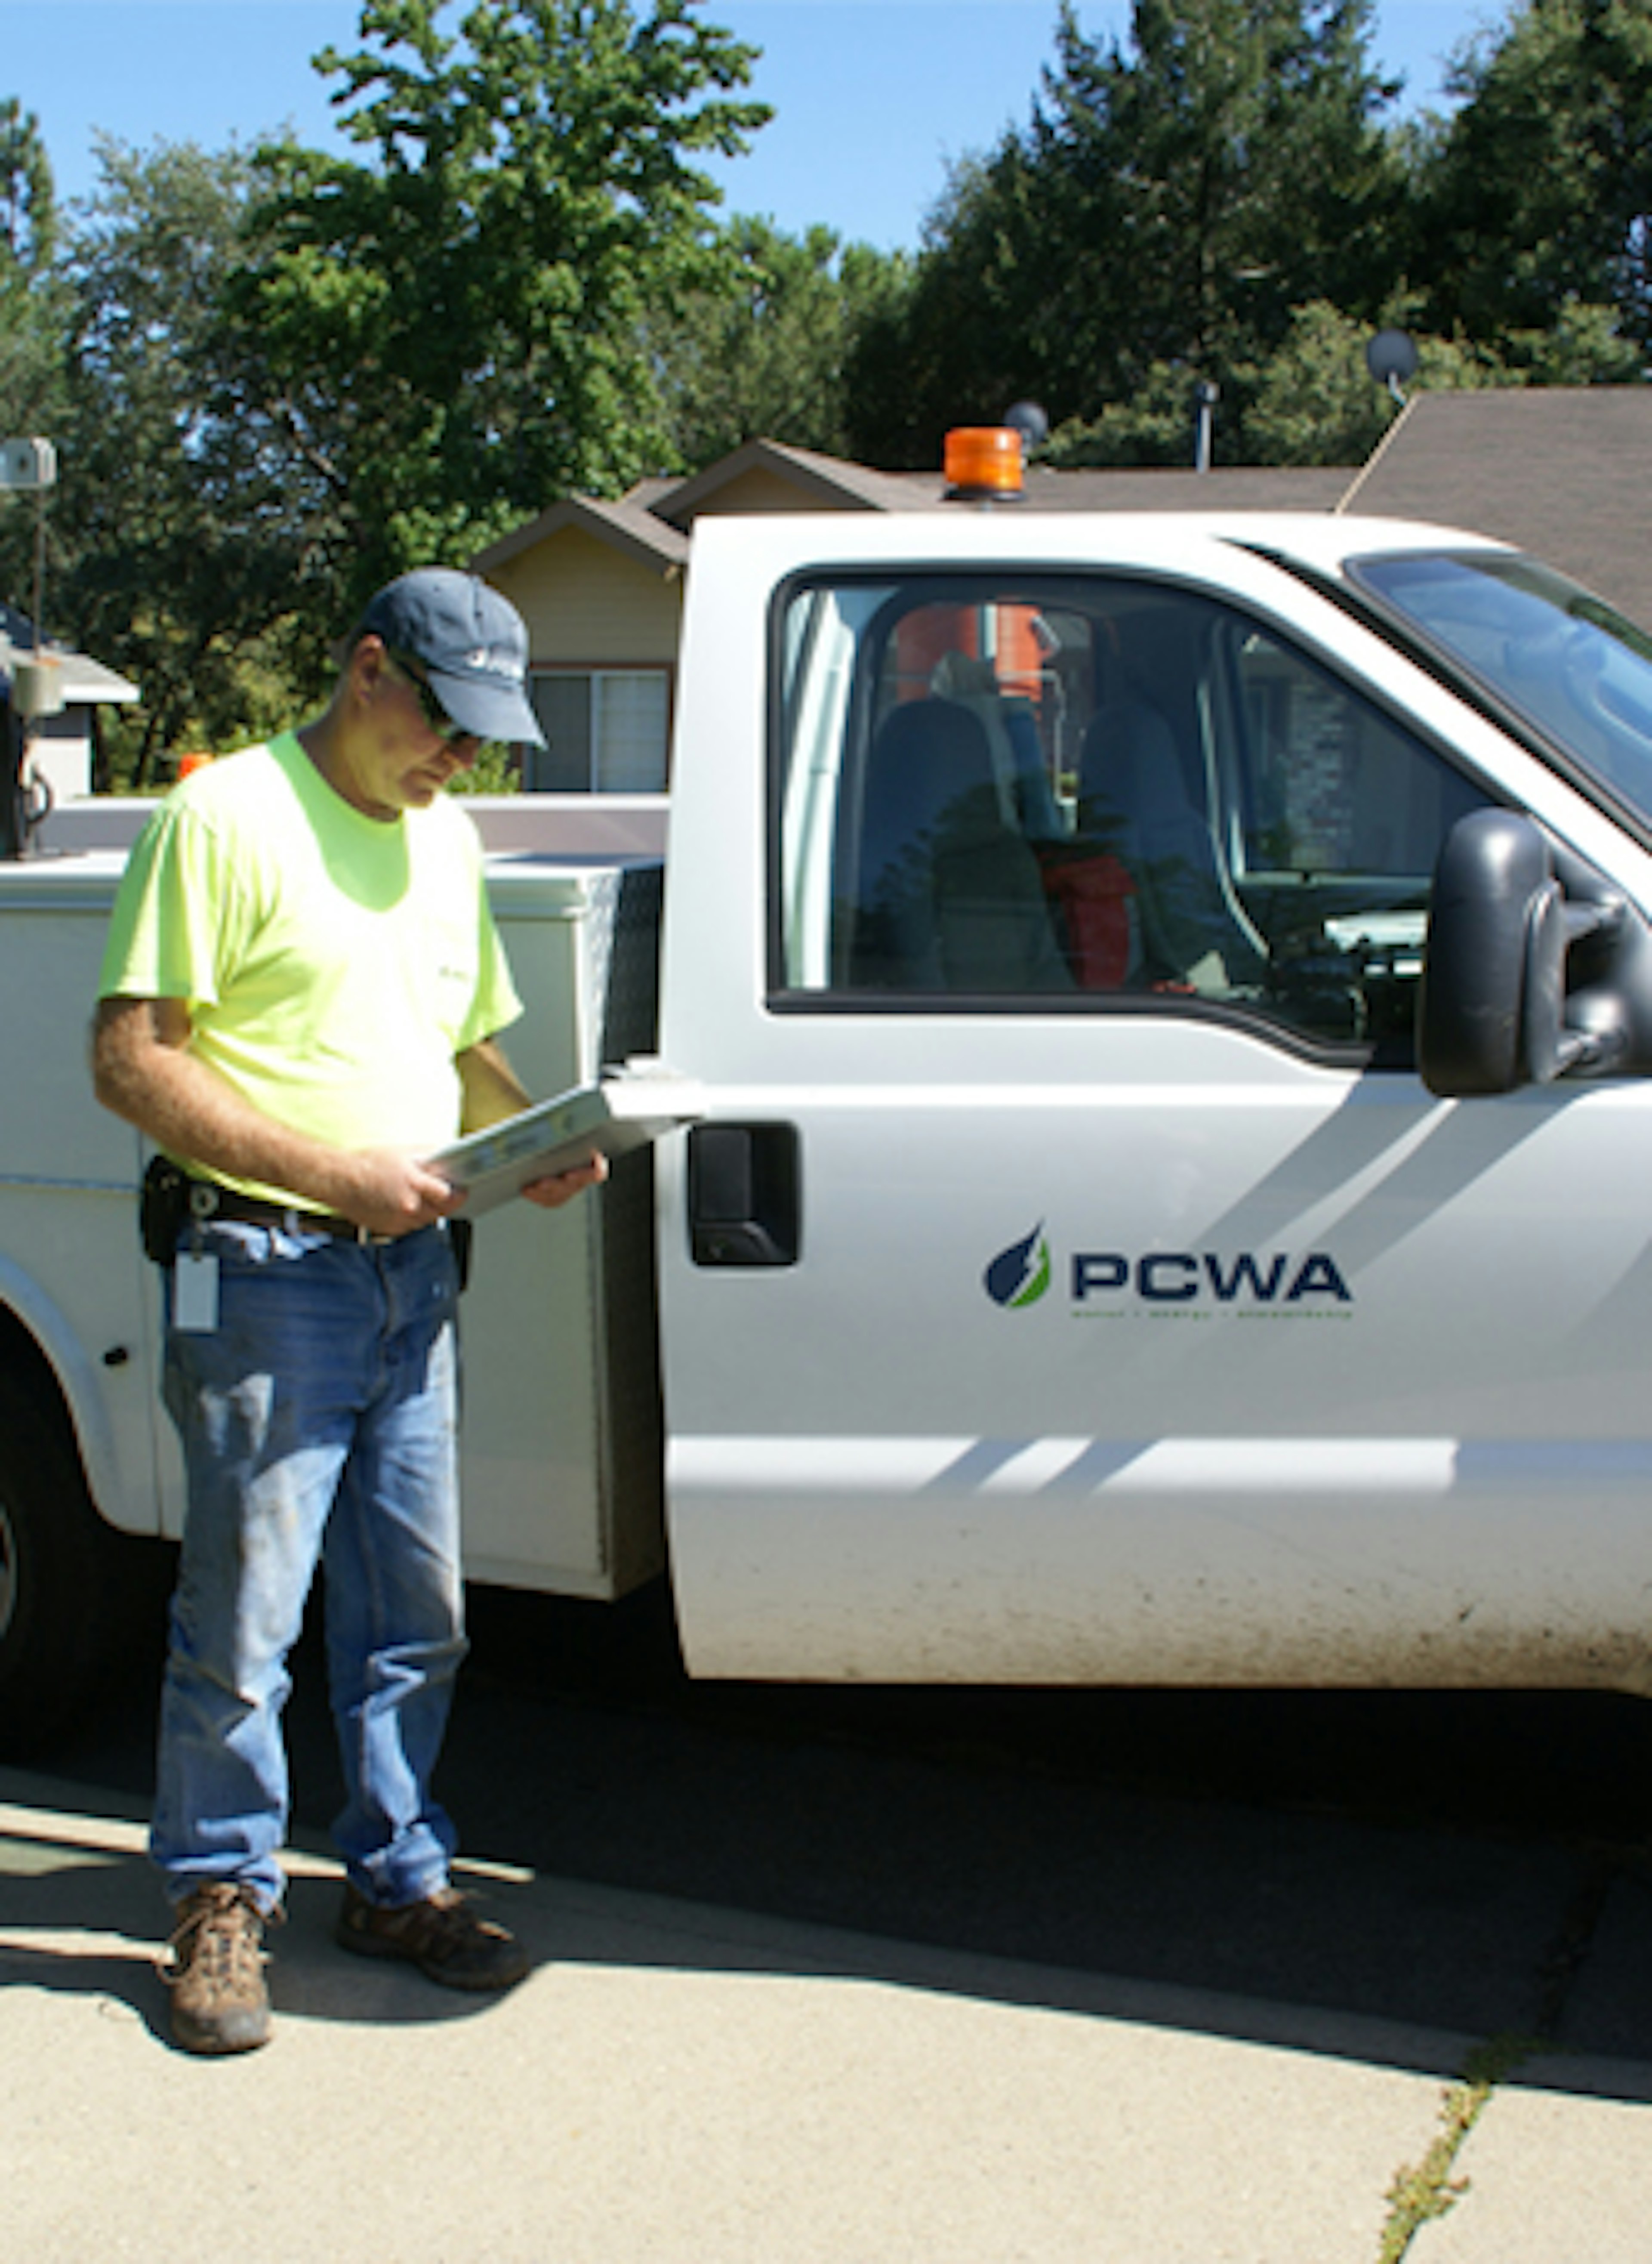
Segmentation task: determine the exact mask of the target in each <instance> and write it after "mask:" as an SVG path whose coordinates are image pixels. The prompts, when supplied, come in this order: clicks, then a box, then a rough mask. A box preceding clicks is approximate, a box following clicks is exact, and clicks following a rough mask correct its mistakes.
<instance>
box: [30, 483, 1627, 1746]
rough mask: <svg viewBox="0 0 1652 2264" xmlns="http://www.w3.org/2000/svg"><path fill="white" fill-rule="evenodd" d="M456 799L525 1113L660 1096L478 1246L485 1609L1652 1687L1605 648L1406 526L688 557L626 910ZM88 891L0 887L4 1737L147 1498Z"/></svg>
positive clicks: (66, 1661) (1621, 666) (50, 1672)
mask: <svg viewBox="0 0 1652 2264" xmlns="http://www.w3.org/2000/svg"><path fill="white" fill-rule="evenodd" d="M481 815H482V824H483V826H484V831H489V830H490V829H497V828H499V827H501V826H504V825H506V824H508V825H509V826H510V827H511V828H512V829H514V832H513V838H514V841H515V845H514V846H509V847H503V848H499V849H497V850H496V853H494V854H493V855H492V856H491V859H490V870H491V874H492V887H493V889H494V892H495V899H496V905H497V908H498V911H499V913H500V915H501V918H502V921H503V925H504V932H505V935H506V939H507V943H508V946H509V948H510V950H511V955H512V959H513V961H514V964H515V966H516V969H517V972H518V979H519V982H520V984H521V987H522V989H523V991H524V994H525V998H526V1001H527V1013H526V1017H525V1021H524V1022H523V1023H522V1024H521V1025H519V1026H518V1028H517V1029H516V1030H515V1031H514V1032H512V1033H511V1036H510V1040H509V1043H510V1046H511V1052H512V1056H513V1058H514V1059H515V1061H516V1063H517V1065H518V1068H519V1069H520V1070H521V1071H522V1072H523V1074H524V1076H525V1078H526V1080H527V1081H528V1082H529V1083H530V1084H531V1085H533V1086H534V1087H535V1088H536V1089H538V1090H542V1091H544V1092H554V1091H557V1090H560V1089H561V1088H562V1087H564V1086H566V1085H570V1084H573V1083H575V1082H576V1081H578V1080H579V1079H581V1078H588V1077H590V1076H591V1075H592V1074H593V1073H594V1072H595V1071H596V1070H598V1067H599V1066H600V1064H602V1063H605V1062H608V1061H619V1060H621V1059H624V1058H627V1057H629V1056H637V1055H650V1054H657V1055H658V1056H661V1057H662V1058H663V1060H664V1061H665V1062H666V1063H668V1064H669V1065H670V1067H671V1068H672V1069H674V1070H677V1071H679V1072H681V1073H683V1074H684V1075H685V1076H686V1077H688V1078H692V1080H693V1081H694V1083H695V1084H696V1085H698V1087H699V1091H700V1095H701V1097H702V1099H703V1102H704V1107H705V1115H704V1119H703V1121H701V1122H699V1124H698V1125H696V1126H694V1127H693V1128H692V1129H691V1130H689V1131H687V1132H679V1133H675V1134H672V1135H670V1136H668V1137H667V1138H666V1139H664V1140H663V1142H662V1143H660V1144H659V1146H658V1147H657V1148H656V1150H654V1151H653V1152H652V1153H651V1154H649V1155H647V1156H643V1157H631V1158H628V1159H627V1161H626V1162H625V1163H624V1164H623V1165H621V1166H620V1168H619V1169H618V1170H617V1171H616V1173H615V1177H614V1179H613V1182H612V1185H611V1186H609V1187H608V1188H607V1189H606V1190H605V1191H604V1193H603V1194H601V1196H600V1197H598V1198H593V1199H590V1200H587V1201H583V1202H581V1203H579V1204H577V1205H576V1206H574V1207H572V1208H570V1209H569V1210H568V1211H566V1212H563V1213H560V1214H557V1215H554V1216H547V1215H542V1214H540V1213H537V1212H533V1211H532V1210H531V1209H530V1208H527V1207H525V1206H523V1205H520V1204H514V1205H511V1206H509V1207H507V1208H504V1209H503V1210H501V1211H499V1212H496V1213H495V1214H493V1215H490V1216H489V1217H488V1218H486V1219H483V1220H482V1221H481V1222H480V1223H479V1224H478V1228H477V1234H476V1243H477V1249H476V1264H475V1280H474V1282H473V1285H472V1287H471V1289H470V1291H469V1293H468V1295H467V1298H466V1301H465V1308H464V1333H465V1343H466V1361H467V1447H466V1456H467V1471H466V1487H467V1536H468V1538H467V1566H468V1570H469V1571H470V1573H471V1574H472V1576H473V1577H474V1578H478V1579H481V1580H484V1581H491V1582H503V1583H509V1584H513V1585H516V1586H525V1587H533V1588H540V1589H543V1590H549V1591H556V1592H561V1593H569V1594H576V1595H584V1596H591V1597H612V1596H615V1595H618V1594H620V1593H623V1592H624V1591H626V1590H627V1588H629V1587H631V1586H634V1585H635V1584H637V1583H639V1582H641V1580H643V1579H645V1578H649V1577H650V1576H652V1575H654V1574H655V1573H656V1572H658V1571H661V1570H662V1569H665V1570H668V1571H669V1577H670V1581H671V1584H672V1589H673V1593H674V1599H675V1606H676V1611H677V1620H678V1625H679V1629H680V1632H681V1638H682V1643H683V1647H684V1651H685V1657H686V1659H687V1662H688V1665H689V1666H690V1669H691V1671H692V1672H693V1673H699V1674H706V1675H713V1676H738V1677H758V1678H785V1679H852V1680H880V1681H882V1680H901V1681H912V1680H937V1681H971V1682H987V1681H1032V1682H1043V1683H1048V1682H1081V1681H1082V1682H1152V1683H1160V1684H1163V1683H1178V1682H1179V1683H1204V1684H1243V1683H1272V1684H1288V1683H1295V1684H1330V1683H1353V1682H1359V1683H1373V1684H1403V1683H1410V1684H1446V1683H1453V1684H1489V1683H1505V1684H1524V1685H1576V1686H1583V1685H1594V1686H1605V1687H1614V1688H1619V1689H1629V1690H1637V1689H1648V1688H1652V1351H1649V1349H1648V1348H1649V1347H1652V1247H1649V1244H1652V1084H1649V1083H1648V1075H1649V1074H1652V925H1649V922H1652V639H1648V638H1647V637H1646V636H1645V635H1641V634H1640V633H1639V632H1638V631H1636V630H1634V629H1633V628H1629V627H1627V625H1626V624H1624V623H1622V622H1621V621H1619V620H1616V619H1615V618H1614V617H1613V616H1612V614H1611V613H1610V612H1609V611H1608V609H1606V608H1605V606H1601V605H1599V604H1598V602H1596V601H1595V600H1593V599H1589V598H1587V597H1585V596H1584V595H1583V593H1582V592H1580V591H1577V590H1576V589H1575V588H1573V587H1572V586H1570V585H1569V584H1566V583H1564V582H1562V581H1561V579H1560V578H1559V577H1556V576H1554V575H1553V574H1552V573H1550V572H1548V571H1547V570H1545V569H1544V568H1543V567H1541V566H1540V565H1539V564H1537V563H1535V562H1532V561H1531V560H1528V559H1525V558H1522V557H1519V556H1517V555H1514V554H1513V553H1511V552H1510V551H1508V550H1506V549H1503V548H1499V547H1497V546H1496V545H1493V544H1490V543H1486V542H1483V541H1480V540H1478V539H1476V538H1474V537H1473V536H1467V535H1460V534H1456V533H1443V532H1441V531H1439V530H1437V529H1431V528H1426V527H1421V526H1402V525H1395V524H1388V523H1378V522H1374V521H1359V520H1357V519H1338V518H1331V517H1328V518H1316V517H1311V516H1308V515H1305V514H1299V515H1291V516H1288V517H1280V518H1277V519H1267V520H1263V519H1246V520H1238V519H1205V518H1200V517H1186V516H1173V517H1159V518H1140V517H1126V516H1123V515H1119V516H1107V517H1098V516H1088V515H1080V514H1076V513H1075V514H1066V513H1061V512H1034V511H1032V510H1029V509H1021V510H1016V509H1013V508H1008V507H1004V508H999V509H996V510H992V511H983V512H972V511H964V510H946V511H938V512H932V513H931V512H925V513H923V514H915V515H911V516H906V517H901V518H890V519H874V518H871V517H867V516H860V515H855V516H844V517H826V516H817V517H808V518H793V519H786V518H770V519H744V520H732V519H731V520H723V521H718V522H710V523H702V525H701V526H700V527H699V529H698V530H697V532H696V534H695V538H694V552H693V558H692V569H691V582H690V591H689V599H688V606H687V614H686V623H685V642H684V648H683V653H682V662H681V673H680V681H679V686H678V693H677V722H676V738H675V749H674V760H673V766H672V783H671V803H670V847H669V856H668V858H667V860H666V870H665V875H664V880H665V885H664V890H663V897H664V903H663V915H662V913H661V911H660V896H661V889H660V882H661V869H660V866H659V864H658V863H657V862H650V861H648V860H639V859H636V858H627V857H626V856H622V855H617V856H612V857H603V856H591V855H589V854H587V855H573V856H569V855H567V854H563V855H561V856H559V855H558V853H557V852H556V848H555V843H554V824H555V820H556V816H557V808H556V805H554V804H549V803H547V804H546V805H545V806H544V807H543V808H542V809H533V808H532V807H531V806H530V805H529V804H528V803H527V802H518V803H513V804H504V803H502V804H500V805H498V806H496V808H495V809H491V810H489V809H486V808H483V809H482V813H481ZM541 820H542V821H543V822H544V824H546V826H547V836H546V839H545V843H544V845H543V846H542V847H534V846H533V845H532V841H533V828H534V826H535V824H537V823H538V822H540V821H541ZM525 844H526V845H525ZM120 861H121V860H120V853H119V852H118V851H116V850H104V851H97V852H87V853H47V854H40V855H37V856H34V857H32V858H28V859H24V860H18V861H16V862H13V863H11V864H9V865H5V866H0V953H3V954H4V957H3V960H0V964H3V965H4V977H5V979H4V1004H3V1005H0V1049H3V1051H4V1060H5V1062H6V1063H7V1065H8V1066H7V1070H6V1073H5V1077H4V1085H0V1722H6V1723H10V1725H11V1731H10V1733H11V1735H13V1736H14V1737H15V1736H16V1734H17V1733H18V1730H19V1728H20V1727H21V1726H23V1725H25V1724H26V1723H29V1722H32V1721H34V1720H36V1719H44V1718H45V1717H46V1711H47V1709H48V1708H49V1706H50V1705H51V1704H52V1703H53V1702H55V1701H57V1700H59V1699H61V1698H62V1695H63V1694H64V1693H65V1692H66V1691H72V1690H73V1689H74V1688H75V1687H76V1683H77V1680H78V1679H79V1678H81V1677H83V1675H84V1673H85V1672H86V1670H87V1666H88V1665H89V1663H90V1661H91V1659H93V1658H95V1657H96V1656H97V1655H98V1649H99V1646H100V1644H101V1643H102V1642H103V1641H104V1637H105V1628H106V1625H107V1622H106V1620H105V1616H104V1615H105V1611H106V1610H107V1609H109V1608H110V1601H111V1600H110V1596H109V1593H108V1587H109V1584H108V1582H107V1581H106V1580H105V1579H102V1578H100V1576H101V1574H102V1572H103V1570H104V1559H105V1554H106V1551H105V1548H104V1547H103V1545H102V1543H101V1538H100V1537H101V1536H103V1535H105V1534H106V1532H107V1531H108V1529H109V1528H116V1529H118V1530H120V1531H125V1532H130V1533H141V1534H176V1532H177V1530H178V1524H179V1520H180V1516H181V1493H180V1486H179V1473H178V1462H177V1460H176V1455H175V1450H174V1447H173V1443H172V1440H171V1438H170V1433H169V1431H168V1428H167V1426H166V1424H165V1419H164V1418H163V1415H162V1414H161V1413H160V1411H159V1410H158V1407H157V1403H156V1385H155V1378H156V1366H157V1346H156V1328H157V1314H158V1303H159V1300H158V1294H157V1283H156V1276H155V1274H154V1272H153V1269H152V1268H151V1267H150V1266H149V1265H148V1264H147V1263H146V1261H145V1259H143V1257H142V1256H141V1252H140V1250H139V1246H138V1238H137V1231H136V1222H135V1203H134V1189H135V1187H136V1185H137V1181H138V1179H139V1176H140V1172H141V1166H142V1163H143V1160H144V1158H143V1156H142V1154H141V1147H140V1143H139V1142H138V1140H137V1138H136V1137H135V1136H134V1134H132V1133H131V1132H130V1131H128V1130H127V1129H125V1128H122V1127H121V1126H120V1124H119V1123H118V1122H116V1121H114V1120H113V1119H112V1118H111V1117H109V1116H107V1115H105V1114H103V1113H102V1112H100V1111H99V1110H98V1107H96V1106H95V1105H94V1104H93V1101H92V1099H91V1093H90V1091H89V1087H88V1084H87V1078H86V1072H85V1068H84V1062H83V1034H84V1029H85V1025H86V1021H87V1017H88V1014H89V1012H90V1008H91V1000H92V994H93V990H94V984H95V976H96V970H97V965H98V952H99V947H100V943H101V938H102V930H103V925H104V921H105V915H106V911H107V908H108V904H109V902H110V898H111V896H112V889H113V887H114V883H115V878H116V874H117V871H118V868H119V866H120Z"/></svg>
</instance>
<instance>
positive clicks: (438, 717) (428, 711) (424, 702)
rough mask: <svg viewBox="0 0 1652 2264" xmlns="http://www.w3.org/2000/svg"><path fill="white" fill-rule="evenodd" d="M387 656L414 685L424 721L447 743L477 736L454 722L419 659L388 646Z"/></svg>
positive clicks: (406, 681) (403, 677) (394, 666)
mask: <svg viewBox="0 0 1652 2264" xmlns="http://www.w3.org/2000/svg"><path fill="white" fill-rule="evenodd" d="M386 657H387V658H388V661H389V663H390V665H391V667H392V668H393V669H394V670H395V672H396V674H397V675H398V676H399V677H401V678H402V681H403V682H404V683H406V684H409V685H410V686H412V688H413V692H414V694H415V696H416V698H417V700H418V703H419V707H420V708H421V709H422V710H423V712H424V721H425V722H427V723H428V724H429V725H430V727H431V730H432V731H434V732H435V734H436V736H437V737H438V739H440V740H441V741H442V742H443V744H445V745H447V746H452V745H453V744H454V743H455V742H456V741H457V740H460V739H474V738H475V736H476V734H475V732H474V731H467V729H465V727H464V725H463V724H462V723H455V722H454V721H453V717H452V716H451V715H449V714H448V712H447V710H446V708H444V707H443V705H442V703H441V701H440V700H438V698H437V696H436V693H435V692H434V691H433V690H432V688H431V680H430V678H429V677H427V676H426V675H425V673H424V670H423V669H422V668H421V667H420V666H419V664H418V663H417V661H414V660H409V657H408V656H407V655H406V654H405V653H402V652H392V651H390V650H389V649H388V647H387V648H386Z"/></svg>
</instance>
